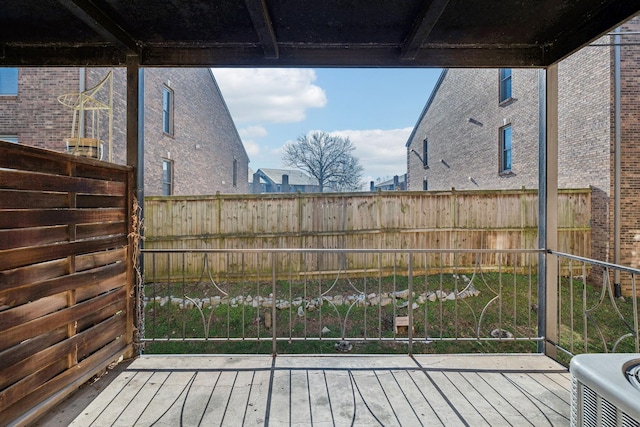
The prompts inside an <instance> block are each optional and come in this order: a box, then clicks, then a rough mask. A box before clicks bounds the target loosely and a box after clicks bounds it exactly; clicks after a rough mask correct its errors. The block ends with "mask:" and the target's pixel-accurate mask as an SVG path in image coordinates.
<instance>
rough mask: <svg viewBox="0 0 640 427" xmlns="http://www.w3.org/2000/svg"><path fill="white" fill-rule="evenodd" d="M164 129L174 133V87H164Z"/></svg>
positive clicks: (171, 133) (166, 131)
mask: <svg viewBox="0 0 640 427" xmlns="http://www.w3.org/2000/svg"><path fill="white" fill-rule="evenodd" d="M162 131H163V132H164V133H166V134H167V135H173V89H171V88H170V87H168V86H163V87H162Z"/></svg>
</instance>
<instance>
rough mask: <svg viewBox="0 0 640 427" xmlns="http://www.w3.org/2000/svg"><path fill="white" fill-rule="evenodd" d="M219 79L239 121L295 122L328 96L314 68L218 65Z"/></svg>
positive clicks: (236, 120)
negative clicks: (315, 82) (236, 67)
mask: <svg viewBox="0 0 640 427" xmlns="http://www.w3.org/2000/svg"><path fill="white" fill-rule="evenodd" d="M213 73H214V75H215V77H216V81H217V82H218V85H219V86H220V90H221V91H222V94H223V96H224V99H225V101H226V103H227V106H228V107H229V110H230V111H231V116H232V117H233V119H234V121H235V122H236V123H257V122H269V123H295V122H301V121H303V120H304V119H305V118H306V110H307V109H309V108H322V107H324V106H325V105H326V104H327V97H326V94H325V92H324V90H323V89H322V88H320V87H319V86H316V85H314V84H313V82H314V81H315V80H316V73H315V71H314V70H312V69H284V68H259V69H256V68H238V69H235V68H216V69H214V70H213Z"/></svg>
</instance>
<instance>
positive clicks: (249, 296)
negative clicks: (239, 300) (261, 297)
mask: <svg viewBox="0 0 640 427" xmlns="http://www.w3.org/2000/svg"><path fill="white" fill-rule="evenodd" d="M244 301H245V302H251V301H253V297H252V296H251V295H247V297H246V298H245V299H244Z"/></svg>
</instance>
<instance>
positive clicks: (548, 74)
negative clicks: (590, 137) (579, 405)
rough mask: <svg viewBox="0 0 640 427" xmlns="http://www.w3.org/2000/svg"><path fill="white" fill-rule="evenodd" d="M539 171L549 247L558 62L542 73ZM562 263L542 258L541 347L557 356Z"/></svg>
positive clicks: (542, 236)
mask: <svg viewBox="0 0 640 427" xmlns="http://www.w3.org/2000/svg"><path fill="white" fill-rule="evenodd" d="M538 85H539V87H538V94H539V107H538V114H539V139H538V150H539V164H538V168H539V173H538V244H539V247H540V248H542V249H545V250H549V249H551V250H557V246H558V66H557V65H551V66H549V67H548V68H547V69H545V70H541V71H540V73H539V75H538ZM557 296H558V265H557V262H555V260H554V258H552V257H551V256H550V255H549V254H547V253H543V254H540V255H539V259H538V335H539V336H542V337H544V342H540V343H539V344H538V351H539V352H541V353H542V352H544V353H545V354H547V355H548V356H550V357H553V358H555V356H556V347H555V344H556V343H557V340H558V333H557V328H555V325H556V324H557V307H558V301H557Z"/></svg>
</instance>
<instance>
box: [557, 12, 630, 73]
mask: <svg viewBox="0 0 640 427" xmlns="http://www.w3.org/2000/svg"><path fill="white" fill-rule="evenodd" d="M639 11H640V4H639V3H638V1H628V2H609V3H608V4H605V5H604V6H603V7H601V8H600V9H599V10H594V9H593V8H592V9H589V10H587V11H586V12H585V13H584V16H583V17H582V18H580V17H574V21H575V22H574V24H573V25H571V26H569V27H566V28H565V29H564V31H562V32H561V34H560V35H559V36H558V37H557V38H556V40H557V41H556V42H554V43H553V44H551V45H550V46H546V52H545V65H552V64H555V63H557V62H559V61H562V60H563V59H564V58H566V57H567V56H569V55H571V54H572V53H574V52H575V51H577V50H578V49H580V48H581V47H584V46H586V45H588V44H589V43H591V42H593V41H594V40H596V39H597V38H599V37H601V35H603V34H604V33H607V32H609V31H611V30H613V29H614V28H615V27H616V26H617V25H619V24H620V22H621V21H624V20H626V19H628V18H629V17H631V16H634V15H636V14H637V13H638V12H639ZM572 48H573V50H571V49H572ZM593 49H605V48H602V47H594V48H593Z"/></svg>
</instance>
